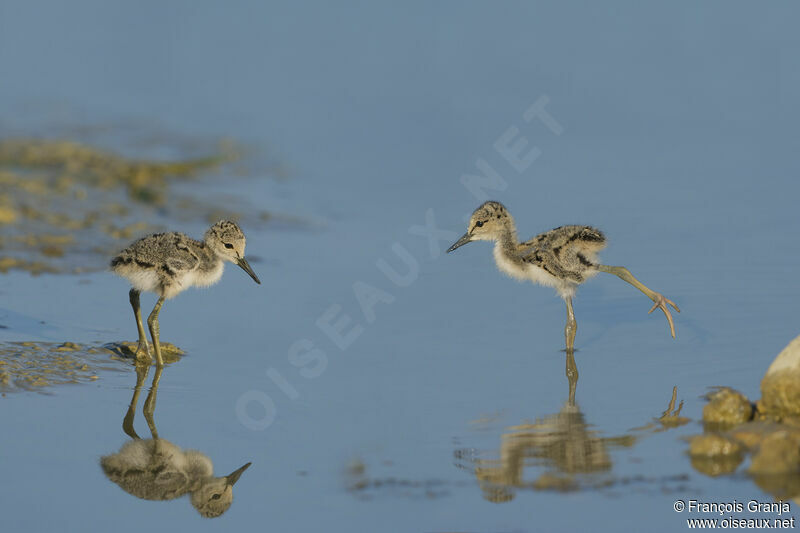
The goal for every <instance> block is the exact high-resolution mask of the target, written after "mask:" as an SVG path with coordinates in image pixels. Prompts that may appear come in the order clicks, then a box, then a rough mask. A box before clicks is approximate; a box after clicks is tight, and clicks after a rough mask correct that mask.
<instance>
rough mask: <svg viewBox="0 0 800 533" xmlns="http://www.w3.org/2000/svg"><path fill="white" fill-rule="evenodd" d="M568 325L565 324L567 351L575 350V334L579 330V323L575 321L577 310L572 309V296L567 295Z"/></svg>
mask: <svg viewBox="0 0 800 533" xmlns="http://www.w3.org/2000/svg"><path fill="white" fill-rule="evenodd" d="M565 301H566V302H567V325H566V326H564V338H565V339H566V341H567V353H568V354H569V353H572V352H573V351H574V350H575V334H576V333H577V332H578V323H577V322H576V321H575V311H573V309H572V297H571V296H570V297H567V299H566V300H565Z"/></svg>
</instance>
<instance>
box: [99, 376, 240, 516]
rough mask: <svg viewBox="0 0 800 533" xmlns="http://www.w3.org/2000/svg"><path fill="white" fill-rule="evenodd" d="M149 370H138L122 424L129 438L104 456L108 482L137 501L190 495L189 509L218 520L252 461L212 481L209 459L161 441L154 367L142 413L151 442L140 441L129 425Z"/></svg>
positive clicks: (156, 377)
mask: <svg viewBox="0 0 800 533" xmlns="http://www.w3.org/2000/svg"><path fill="white" fill-rule="evenodd" d="M149 370H150V366H149V365H138V366H137V368H136V387H135V388H134V391H133V397H132V398H131V403H130V405H129V406H128V410H127V412H126V413H125V418H124V419H123V422H122V428H123V430H124V431H125V433H126V434H127V435H128V436H130V437H131V438H132V439H133V440H131V441H129V442H127V443H125V444H124V445H123V446H122V448H121V449H120V450H119V451H118V452H117V453H114V454H111V455H106V456H104V457H102V458H101V459H100V466H101V467H102V469H103V472H104V473H105V475H106V477H108V479H110V480H111V481H113V482H114V483H116V484H117V485H119V487H120V488H121V489H122V490H124V491H125V492H127V493H128V494H131V495H133V496H136V497H137V498H141V499H143V500H173V499H175V498H179V497H181V496H184V495H186V494H189V495H190V499H191V502H192V506H194V508H195V509H196V510H197V512H198V513H200V515H202V516H204V517H206V518H215V517H218V516H220V515H222V514H223V513H224V512H225V511H227V510H228V508H230V506H231V503H233V485H234V484H235V483H236V482H237V481H238V480H239V478H240V477H241V476H242V473H244V471H245V470H247V469H248V467H249V466H250V464H251V463H247V464H245V465H243V466H242V467H240V468H238V469H236V470H234V471H233V472H231V473H230V474H228V475H227V476H220V477H215V476H214V467H213V464H212V462H211V459H209V458H208V456H206V455H205V454H203V453H202V452H199V451H196V450H182V449H181V448H180V447H178V446H176V445H175V444H173V443H171V442H169V441H168V440H166V439H163V438H159V436H158V430H157V429H156V425H155V421H154V418H153V415H154V413H155V405H156V396H157V394H158V383H159V381H160V380H161V373H162V370H163V369H162V368H156V373H155V375H154V376H153V384H152V387H151V388H150V392H149V393H148V395H147V399H146V400H145V403H144V409H143V410H142V412H143V414H144V416H145V419H146V420H147V425H148V427H149V428H150V434H151V436H152V438H150V439H142V438H140V437H139V435H137V434H136V430H135V429H134V427H133V421H134V418H135V414H136V405H137V403H138V400H139V394H140V392H141V390H142V385H143V384H144V381H145V379H146V378H147V374H148V372H149Z"/></svg>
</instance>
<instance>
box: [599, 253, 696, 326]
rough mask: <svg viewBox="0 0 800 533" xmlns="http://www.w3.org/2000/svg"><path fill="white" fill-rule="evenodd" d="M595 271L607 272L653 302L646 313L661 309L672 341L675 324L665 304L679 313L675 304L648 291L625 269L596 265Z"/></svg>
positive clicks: (658, 294)
mask: <svg viewBox="0 0 800 533" xmlns="http://www.w3.org/2000/svg"><path fill="white" fill-rule="evenodd" d="M597 270H599V271H600V272H607V273H609V274H614V275H615V276H617V277H618V278H620V279H621V280H622V281H626V282H628V283H630V284H631V285H633V286H634V287H636V288H637V289H639V290H640V291H642V292H643V293H644V294H645V295H647V297H648V298H650V299H651V300H653V307H651V308H650V311H648V313H652V312H653V311H655V310H656V309H661V311H663V312H664V316H666V317H667V322H669V331H670V333H671V334H672V338H673V339H674V338H675V323H674V322H673V320H672V313H670V311H669V307H667V304H669V305H671V306H672V307H673V308H674V309H675V311H677V312H678V313H680V312H681V310H680V309H678V306H677V305H675V302H673V301H672V300H669V299H667V298H665V297H664V295H662V294H660V293H657V292H656V291H654V290H651V289H649V288H648V287H647V286H645V284H644V283H642V282H641V281H639V280H638V279H636V278H635V277H634V276H633V274H631V273H630V271H629V270H628V269H627V268H625V267H622V266H608V265H597Z"/></svg>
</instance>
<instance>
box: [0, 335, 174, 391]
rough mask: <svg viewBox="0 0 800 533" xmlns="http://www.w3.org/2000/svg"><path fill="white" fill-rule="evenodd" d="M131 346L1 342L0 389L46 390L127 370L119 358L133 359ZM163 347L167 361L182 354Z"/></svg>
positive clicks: (85, 381)
mask: <svg viewBox="0 0 800 533" xmlns="http://www.w3.org/2000/svg"><path fill="white" fill-rule="evenodd" d="M133 347H134V349H135V345H133ZM130 348H131V343H119V344H111V345H105V346H92V345H83V344H77V343H74V342H63V343H52V342H5V343H0V392H2V393H7V392H20V391H37V392H48V391H49V390H50V389H51V388H52V387H55V386H58V385H64V384H74V383H89V382H92V381H95V380H97V379H99V376H100V374H101V372H104V371H112V372H123V371H126V367H127V365H123V364H120V363H119V361H126V362H128V363H130V362H133V360H132V358H131V356H130V355H128V354H126V350H128V351H130ZM162 348H163V349H164V352H165V356H164V358H165V360H166V361H167V362H175V361H177V360H178V359H179V358H180V356H181V355H182V354H183V351H181V350H180V349H179V348H177V347H176V346H174V345H172V344H169V343H164V344H162ZM130 353H131V354H132V351H130Z"/></svg>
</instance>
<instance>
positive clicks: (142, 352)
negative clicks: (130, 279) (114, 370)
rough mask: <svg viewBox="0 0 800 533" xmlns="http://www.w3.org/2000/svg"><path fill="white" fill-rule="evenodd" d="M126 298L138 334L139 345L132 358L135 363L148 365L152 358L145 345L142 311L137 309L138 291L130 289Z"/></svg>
mask: <svg viewBox="0 0 800 533" xmlns="http://www.w3.org/2000/svg"><path fill="white" fill-rule="evenodd" d="M128 298H129V299H130V302H131V307H133V316H134V318H135V319H136V329H137V330H138V332H139V344H138V345H137V346H136V353H134V354H133V357H134V359H136V360H137V361H147V363H150V362H152V360H153V358H152V356H151V355H150V347H149V346H148V345H147V335H146V334H145V332H144V325H142V311H141V309H140V307H139V291H137V290H136V289H131V290H130V292H129V293H128ZM145 356H147V357H145Z"/></svg>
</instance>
